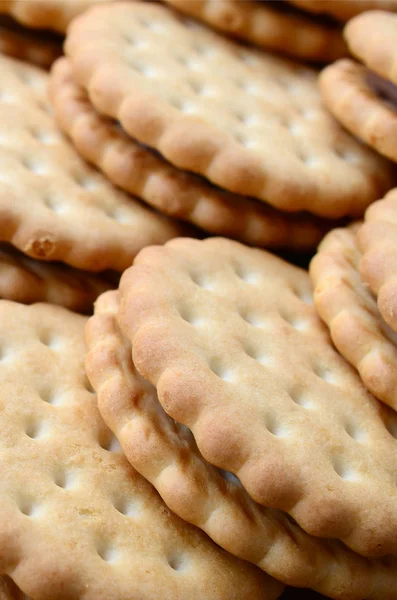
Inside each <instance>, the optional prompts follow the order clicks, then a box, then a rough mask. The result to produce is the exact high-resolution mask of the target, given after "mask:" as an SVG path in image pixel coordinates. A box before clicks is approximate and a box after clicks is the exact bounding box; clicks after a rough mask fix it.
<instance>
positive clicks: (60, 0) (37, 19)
mask: <svg viewBox="0 0 397 600" xmlns="http://www.w3.org/2000/svg"><path fill="white" fill-rule="evenodd" d="M103 1H104V0H1V2H0V13H4V14H7V15H10V16H11V17H13V18H14V19H15V20H16V21H18V22H20V23H22V24H23V25H25V26H26V27H31V28H33V29H37V28H38V29H50V30H52V31H58V32H59V33H65V32H66V30H67V27H68V25H69V23H70V22H71V21H72V19H74V18H75V17H76V16H77V15H79V14H80V13H82V12H84V11H85V10H87V9H88V8H90V7H91V6H93V5H94V4H98V3H99V2H103ZM108 1H109V0H108ZM110 1H111V0H110Z"/></svg>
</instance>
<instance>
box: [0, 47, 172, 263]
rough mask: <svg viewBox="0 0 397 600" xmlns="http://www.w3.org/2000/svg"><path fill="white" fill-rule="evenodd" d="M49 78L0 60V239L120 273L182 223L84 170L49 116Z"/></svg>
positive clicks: (47, 256)
mask: <svg viewBox="0 0 397 600" xmlns="http://www.w3.org/2000/svg"><path fill="white" fill-rule="evenodd" d="M47 84H48V75H47V74H46V73H45V72H44V71H41V70H39V69H37V68H34V67H32V66H30V65H27V64H25V63H20V62H18V61H15V60H13V59H10V58H7V57H0V239H1V240H2V241H7V242H11V243H12V244H13V245H14V246H16V247H17V248H19V249H20V250H21V251H22V252H24V253H25V254H28V255H29V256H31V257H33V258H38V259H40V260H51V261H62V262H65V263H68V264H70V265H72V266H74V267H77V268H79V269H85V270H88V271H103V270H106V269H114V270H117V271H123V270H124V269H125V268H126V267H127V266H129V265H130V264H131V262H132V259H133V257H134V256H135V254H136V253H137V252H138V251H139V250H140V249H141V248H142V247H143V246H146V245H149V244H153V243H155V242H156V243H163V242H164V241H166V240H167V239H169V238H171V237H173V236H175V235H178V232H180V231H181V227H182V225H180V224H177V223H176V222H174V221H171V220H170V219H167V218H166V217H163V216H161V215H159V214H158V213H155V212H154V211H152V210H150V209H149V208H148V207H146V206H144V205H143V204H142V203H141V202H140V201H139V200H137V199H135V198H133V197H132V196H130V195H128V194H124V193H123V192H121V191H120V190H117V189H116V188H115V187H114V186H113V185H112V184H111V183H110V182H109V181H108V180H107V179H106V178H105V177H103V176H102V175H101V174H100V173H98V172H97V171H94V170H93V169H92V168H90V167H89V166H88V165H87V163H86V162H85V161H84V160H82V158H81V157H80V155H79V154H78V153H77V151H76V150H75V149H74V148H73V147H72V146H71V145H70V144H69V142H68V141H67V140H66V139H65V138H64V137H63V136H62V134H61V133H60V132H59V129H58V127H57V125H56V123H55V121H54V119H53V117H52V115H51V114H50V112H49V111H50V110H51V109H50V106H49V104H48V101H47V96H46V90H47Z"/></svg>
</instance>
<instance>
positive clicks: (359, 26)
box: [344, 2, 397, 83]
mask: <svg viewBox="0 0 397 600" xmlns="http://www.w3.org/2000/svg"><path fill="white" fill-rule="evenodd" d="M396 7H397V2H396ZM344 35H345V38H346V41H347V43H348V45H349V50H350V52H351V53H352V54H354V56H356V57H357V58H359V59H360V60H361V61H362V62H363V63H364V64H365V66H366V67H368V68H369V69H371V70H372V71H375V73H377V74H378V75H380V76H381V77H384V78H385V79H387V80H390V81H392V82H393V83H397V60H396V58H397V41H396V36H397V15H394V14H392V13H390V12H386V11H381V10H374V11H368V12H365V13H363V14H361V15H358V16H357V17H355V18H354V19H352V20H351V21H349V23H348V24H347V25H346V27H345V30H344Z"/></svg>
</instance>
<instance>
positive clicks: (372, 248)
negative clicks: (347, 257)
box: [358, 189, 397, 332]
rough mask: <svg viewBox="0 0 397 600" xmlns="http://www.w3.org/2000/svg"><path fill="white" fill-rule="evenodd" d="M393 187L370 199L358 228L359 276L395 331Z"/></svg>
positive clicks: (396, 219)
mask: <svg viewBox="0 0 397 600" xmlns="http://www.w3.org/2000/svg"><path fill="white" fill-rule="evenodd" d="M396 236H397V189H393V190H391V191H390V192H389V193H388V194H386V196H385V198H383V199H382V200H379V201H378V202H374V204H373V205H372V206H371V207H370V208H369V209H368V210H367V212H366V214H365V223H364V225H363V226H362V227H361V229H360V230H359V232H358V242H359V245H360V249H361V251H362V253H363V258H362V260H361V265H360V270H361V277H362V278H363V280H364V281H365V282H366V283H367V284H368V285H369V287H370V288H371V290H372V291H373V293H374V294H375V296H376V297H377V302H378V308H379V310H380V313H381V315H382V317H383V318H384V320H385V321H386V323H387V324H388V325H389V326H390V327H391V328H392V329H393V330H394V331H396V332H397V267H396V256H397V244H396V239H397V238H396Z"/></svg>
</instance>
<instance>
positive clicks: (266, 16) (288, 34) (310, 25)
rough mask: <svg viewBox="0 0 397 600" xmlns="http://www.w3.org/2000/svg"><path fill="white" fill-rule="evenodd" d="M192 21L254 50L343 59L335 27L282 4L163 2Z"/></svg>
mask: <svg viewBox="0 0 397 600" xmlns="http://www.w3.org/2000/svg"><path fill="white" fill-rule="evenodd" d="M166 2H168V3H169V4H170V5H172V6H174V7H175V8H177V9H178V10H180V11H181V12H183V13H186V14H187V15H190V16H191V17H195V18H196V19H199V20H200V21H203V22H204V23H206V24H208V25H210V26H211V27H214V28H215V29H218V30H219V31H221V32H223V33H226V34H228V35H231V36H233V37H235V38H237V39H240V40H242V41H244V42H248V43H250V44H254V45H256V46H259V47H262V48H267V49H269V50H276V51H277V52H282V53H286V54H289V55H290V56H294V57H296V58H300V59H302V60H310V61H317V62H330V61H333V60H336V59H337V58H341V57H342V56H345V55H346V53H347V48H346V45H345V43H344V41H343V38H342V36H341V32H340V29H339V28H338V27H337V26H336V25H335V23H326V22H323V21H318V20H316V19H315V18H311V17H310V16H309V15H305V14H302V13H299V12H297V11H295V10H294V9H291V8H290V7H288V6H287V5H286V4H285V3H280V2H279V3H277V4H276V3H274V2H254V1H252V0H245V2H241V1H240V0H221V1H219V0H166Z"/></svg>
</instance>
